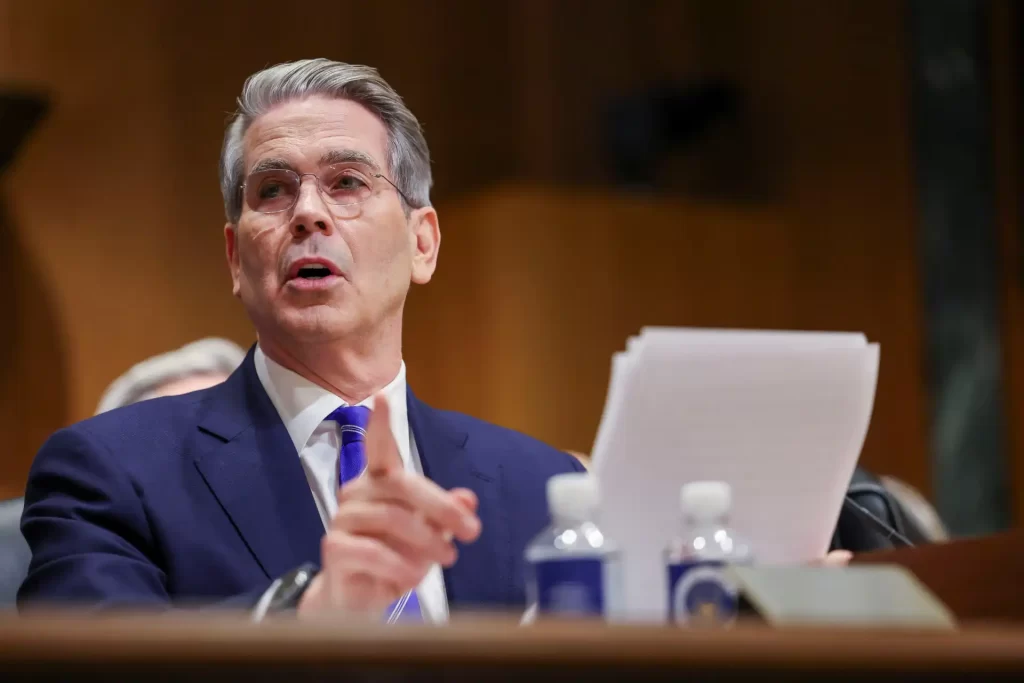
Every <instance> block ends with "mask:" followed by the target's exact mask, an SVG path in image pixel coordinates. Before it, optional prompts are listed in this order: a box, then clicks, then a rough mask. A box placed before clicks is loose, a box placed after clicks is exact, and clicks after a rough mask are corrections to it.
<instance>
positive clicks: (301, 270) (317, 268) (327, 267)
mask: <svg viewBox="0 0 1024 683" xmlns="http://www.w3.org/2000/svg"><path fill="white" fill-rule="evenodd" d="M340 274H341V272H340V271H339V270H338V268H337V266H335V265H334V264H333V263H331V262H330V261H328V260H326V259H320V258H304V259H299V260H298V261H296V262H295V263H293V264H292V266H291V268H289V269H288V281H295V282H306V283H309V284H314V283H316V282H320V281H322V280H328V279H330V278H332V277H334V276H335V275H340Z"/></svg>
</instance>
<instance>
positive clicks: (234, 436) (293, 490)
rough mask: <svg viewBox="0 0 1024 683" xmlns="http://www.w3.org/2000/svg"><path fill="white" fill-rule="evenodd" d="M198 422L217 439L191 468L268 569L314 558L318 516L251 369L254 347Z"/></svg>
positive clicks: (281, 570) (272, 573)
mask: <svg viewBox="0 0 1024 683" xmlns="http://www.w3.org/2000/svg"><path fill="white" fill-rule="evenodd" d="M253 348H255V347H253ZM199 429H200V430H201V431H203V432H206V433H207V434H209V435H212V436H213V437H215V439H213V440H211V442H210V445H209V448H207V449H206V450H205V451H203V452H202V453H200V455H199V456H198V457H197V458H196V468H197V469H198V470H199V472H200V474H201V475H202V477H203V479H204V480H205V481H206V484H207V486H209V487H210V491H212V492H213V495H214V496H216V498H217V500H218V501H219V502H220V505H221V507H222V508H223V509H224V512H225V513H226V514H227V515H228V517H230V518H231V521H232V523H233V524H234V526H235V528H236V529H237V530H238V533H239V534H240V535H241V536H242V539H243V540H244V541H245V543H246V545H247V546H248V547H249V549H250V551H251V552H252V554H253V556H254V557H255V558H256V561H257V562H258V563H259V564H260V566H261V567H262V568H263V571H264V572H266V574H267V576H268V577H270V578H276V577H278V576H281V575H282V574H285V573H286V572H288V571H289V570H291V569H293V568H295V567H296V566H298V565H300V564H302V563H303V562H314V563H317V564H319V561H320V539H321V537H322V536H323V534H324V527H323V522H321V520H320V515H319V513H318V511H317V509H316V503H315V502H314V501H313V495H312V493H311V492H310V489H309V484H308V482H307V481H306V476H305V472H304V471H303V469H302V463H301V462H300V461H299V457H298V454H297V453H296V452H295V446H294V445H293V444H292V442H291V439H289V437H288V431H287V430H286V429H285V426H284V424H283V423H282V422H281V418H280V416H279V415H278V414H277V410H276V409H275V408H274V404H273V403H271V401H270V397H269V396H267V393H266V391H265V390H264V389H263V385H262V384H261V383H260V381H259V376H258V375H257V374H256V367H255V365H254V364H253V349H250V350H249V354H248V355H247V356H246V358H245V361H244V362H243V363H242V366H241V367H240V368H239V369H238V370H236V371H235V373H234V374H233V375H232V376H231V377H230V378H229V379H228V380H227V381H226V382H225V383H224V384H222V385H220V386H219V387H217V388H216V389H215V390H213V391H211V394H210V396H209V397H208V398H207V399H206V404H205V405H204V406H203V419H202V421H201V423H200V425H199Z"/></svg>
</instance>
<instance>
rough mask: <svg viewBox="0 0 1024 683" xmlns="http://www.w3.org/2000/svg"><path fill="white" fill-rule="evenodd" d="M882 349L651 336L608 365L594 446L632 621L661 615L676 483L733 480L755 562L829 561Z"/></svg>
mask: <svg viewBox="0 0 1024 683" xmlns="http://www.w3.org/2000/svg"><path fill="white" fill-rule="evenodd" d="M878 355H879V349H878V345H877V344H869V343H868V342H867V340H866V339H865V337H864V335H862V334H842V333H810V332H762V331H727V330H697V329H677V328H645V329H644V330H642V331H641V334H640V335H639V336H637V337H632V338H630V339H629V340H628V341H627V343H626V350H625V351H623V352H619V353H616V354H615V355H614V357H613V358H612V369H611V380H610V383H609V390H608V397H607V399H606V403H605V408H604V414H603V416H602V419H601V424H600V427H599V429H598V433H597V439H596V442H595V444H594V448H593V450H592V452H591V458H592V461H593V470H594V473H595V474H596V476H597V478H598V481H599V484H600V487H601V520H600V521H601V525H602V527H603V528H604V529H605V531H606V532H607V533H608V535H609V536H610V537H611V538H612V539H614V541H615V542H616V543H617V544H618V545H619V546H620V547H621V548H622V550H623V562H624V567H623V569H624V573H625V604H626V606H627V616H628V617H631V618H641V619H648V618H655V619H661V618H663V617H664V615H665V613H666V593H667V587H666V583H667V580H666V577H665V572H664V569H663V564H664V563H663V558H662V553H663V550H664V548H665V546H666V544H667V543H668V541H669V539H671V538H672V537H673V536H675V535H678V534H679V533H680V532H681V531H682V520H681V517H680V510H679V488H680V486H682V484H684V483H686V482H688V481H698V480H721V481H726V482H728V483H729V484H730V485H731V486H732V492H733V514H732V525H733V527H735V528H736V530H737V531H738V532H739V533H740V534H742V535H743V536H745V537H746V538H747V539H748V540H749V541H750V542H751V545H752V547H753V550H754V554H755V559H756V561H757V562H759V563H766V564H780V563H800V562H807V561H809V560H812V559H816V558H820V557H822V556H823V555H824V554H825V552H826V550H827V549H828V544H829V540H830V538H831V536H832V532H833V530H834V528H835V524H836V520H837V519H838V517H839V510H840V507H841V505H842V501H843V496H844V495H845V493H846V489H847V486H848V484H849V481H850V477H851V476H852V474H853V470H854V467H855V465H856V463H857V459H858V457H859V455H860V451H861V448H862V446H863V444H864V438H865V436H866V435H867V428H868V423H869V421H870V418H871V409H872V405H873V403H874V393H875V382H876V379H877V376H878Z"/></svg>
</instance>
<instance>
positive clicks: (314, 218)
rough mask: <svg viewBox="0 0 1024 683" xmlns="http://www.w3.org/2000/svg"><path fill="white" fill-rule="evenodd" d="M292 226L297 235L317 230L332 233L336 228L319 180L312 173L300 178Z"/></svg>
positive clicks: (293, 208) (293, 232) (294, 233)
mask: <svg viewBox="0 0 1024 683" xmlns="http://www.w3.org/2000/svg"><path fill="white" fill-rule="evenodd" d="M290 228H291V231H292V234H293V235H295V236H299V235H307V234H310V233H313V232H316V231H320V232H323V233H326V234H330V233H331V232H332V231H333V230H334V220H333V218H332V217H331V212H330V211H329V210H328V208H327V204H326V202H324V197H323V195H322V194H321V193H320V185H319V181H318V180H317V179H316V177H314V176H312V175H305V176H302V177H301V178H300V179H299V189H298V191H297V196H296V197H295V206H293V207H292V220H291V225H290Z"/></svg>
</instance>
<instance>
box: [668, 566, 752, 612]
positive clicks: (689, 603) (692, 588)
mask: <svg viewBox="0 0 1024 683" xmlns="http://www.w3.org/2000/svg"><path fill="white" fill-rule="evenodd" d="M724 567H725V564H724V563H722V562H711V561H690V562H677V563H671V564H669V565H668V595H669V622H670V623H674V624H687V625H691V626H703V625H722V624H729V623H732V621H733V620H735V619H736V612H737V610H738V608H739V591H738V589H737V587H736V585H735V583H733V582H732V580H730V579H729V577H728V576H727V575H726V574H725V572H724Z"/></svg>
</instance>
